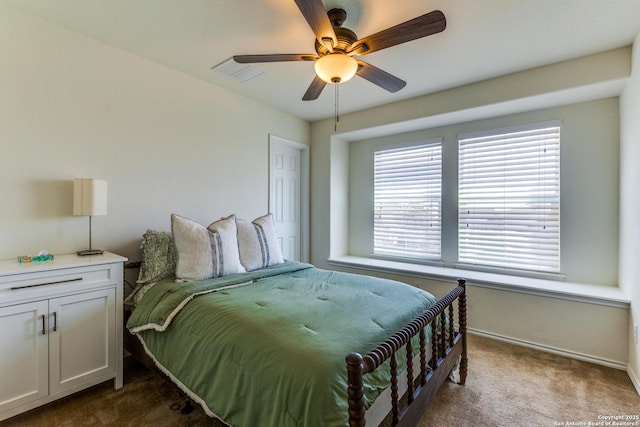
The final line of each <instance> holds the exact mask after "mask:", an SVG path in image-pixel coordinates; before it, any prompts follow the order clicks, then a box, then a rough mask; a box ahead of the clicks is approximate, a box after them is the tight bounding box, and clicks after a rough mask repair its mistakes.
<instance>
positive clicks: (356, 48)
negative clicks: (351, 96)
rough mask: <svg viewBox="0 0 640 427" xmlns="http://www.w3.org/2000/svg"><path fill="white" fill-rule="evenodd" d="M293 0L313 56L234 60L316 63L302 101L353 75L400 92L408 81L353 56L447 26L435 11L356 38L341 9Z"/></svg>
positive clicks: (318, 0) (241, 59)
mask: <svg viewBox="0 0 640 427" xmlns="http://www.w3.org/2000/svg"><path fill="white" fill-rule="evenodd" d="M294 1H295V2H296V5H297V6H298V9H300V12H301V13H302V15H303V16H304V18H305V19H306V20H307V23H308V24H309V26H310V27H311V30H312V31H313V33H314V34H315V36H316V42H315V50H316V53H315V54H267V55H236V56H234V57H233V59H234V60H235V61H236V62H239V63H243V64H244V63H256V62H282V61H312V62H315V71H316V77H315V78H314V79H313V82H311V86H309V89H307V92H306V93H305V94H304V96H303V97H302V100H303V101H311V100H314V99H317V98H318V96H320V93H321V92H322V89H324V87H325V86H326V85H327V83H333V84H338V83H344V82H346V81H347V80H349V79H350V78H351V77H353V76H354V75H356V74H357V75H358V76H360V77H362V78H364V79H366V80H368V81H370V82H371V83H373V84H375V85H378V86H380V87H381V88H383V89H386V90H387V91H389V92H397V91H399V90H400V89H402V88H403V87H405V85H406V84H407V82H405V81H404V80H401V79H399V78H397V77H395V76H393V75H391V74H389V73H387V72H386V71H383V70H381V69H379V68H376V67H374V66H373V65H371V64H369V63H367V62H364V61H362V60H360V59H356V58H355V57H358V56H364V55H368V54H370V53H373V52H376V51H378V50H381V49H386V48H388V47H391V46H395V45H398V44H401V43H405V42H408V41H411V40H415V39H419V38H422V37H426V36H429V35H431V34H435V33H439V32H441V31H443V30H444V29H445V27H446V25H447V22H446V19H445V17H444V14H443V13H442V12H441V11H439V10H435V11H433V12H429V13H427V14H425V15H422V16H418V17H417V18H414V19H411V20H409V21H406V22H403V23H401V24H398V25H395V26H393V27H390V28H387V29H386V30H382V31H380V32H377V33H375V34H372V35H370V36H367V37H364V38H362V39H358V37H357V36H356V34H355V33H354V32H353V31H351V30H350V29H348V28H344V27H343V26H342V24H343V22H344V21H345V19H346V18H347V13H346V12H345V11H344V10H343V9H331V10H330V11H329V12H326V11H325V9H324V5H323V4H322V0H294Z"/></svg>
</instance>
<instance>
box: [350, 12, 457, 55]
mask: <svg viewBox="0 0 640 427" xmlns="http://www.w3.org/2000/svg"><path fill="white" fill-rule="evenodd" d="M446 27H447V20H446V19H445V17H444V13H442V12H441V11H439V10H434V11H433V12H429V13H427V14H425V15H422V16H418V17H417V18H414V19H411V20H409V21H406V22H403V23H402V24H398V25H395V26H393V27H390V28H387V29H386V30H382V31H380V32H377V33H375V34H372V35H370V36H367V37H364V38H362V39H360V40H358V41H357V42H355V43H354V44H353V46H352V47H351V50H350V52H355V53H356V55H367V54H369V53H372V52H375V51H377V50H381V49H386V48H388V47H391V46H395V45H398V44H401V43H406V42H408V41H411V40H415V39H419V38H422V37H426V36H430V35H431V34H435V33H439V32H441V31H444V29H445V28H446Z"/></svg>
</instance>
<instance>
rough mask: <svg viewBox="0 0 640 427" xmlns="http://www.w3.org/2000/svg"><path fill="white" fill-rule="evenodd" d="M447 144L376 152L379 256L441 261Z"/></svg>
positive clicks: (376, 247)
mask: <svg viewBox="0 0 640 427" xmlns="http://www.w3.org/2000/svg"><path fill="white" fill-rule="evenodd" d="M441 204H442V140H440V139H438V140H435V141H433V140H432V141H427V142H425V143H421V144H419V145H415V144H414V145H411V146H405V147H394V148H389V149H381V150H378V151H376V152H375V154H374V248H373V253H374V255H381V256H391V257H405V258H420V259H440V218H441Z"/></svg>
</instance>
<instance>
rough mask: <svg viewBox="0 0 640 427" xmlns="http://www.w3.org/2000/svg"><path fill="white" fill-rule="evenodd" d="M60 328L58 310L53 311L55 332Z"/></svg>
mask: <svg viewBox="0 0 640 427" xmlns="http://www.w3.org/2000/svg"><path fill="white" fill-rule="evenodd" d="M57 330H58V312H57V311H54V312H53V332H56V331H57Z"/></svg>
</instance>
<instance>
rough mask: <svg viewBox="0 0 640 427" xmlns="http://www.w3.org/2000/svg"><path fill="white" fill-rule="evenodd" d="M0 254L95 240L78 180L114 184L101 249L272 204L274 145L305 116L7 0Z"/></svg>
mask: <svg viewBox="0 0 640 427" xmlns="http://www.w3.org/2000/svg"><path fill="white" fill-rule="evenodd" d="M0 52H2V55H0V76H1V77H0V197H1V200H2V201H1V203H0V206H1V207H0V258H3V259H4V258H14V257H17V256H18V255H25V254H34V253H36V252H38V251H39V250H40V249H46V250H48V251H49V252H51V253H54V254H56V253H69V252H73V251H76V250H80V249H86V247H87V246H88V219H87V218H83V217H74V216H72V195H73V189H72V188H73V185H72V180H73V179H74V178H80V177H83V178H100V179H105V180H107V181H108V183H109V203H108V215H107V216H104V217H95V218H94V219H93V246H94V247H98V248H101V249H107V250H110V251H114V252H117V253H120V254H122V255H125V256H127V257H129V258H131V259H132V260H137V259H139V243H140V240H141V235H142V234H143V233H144V232H145V230H146V229H147V228H154V229H159V230H169V229H170V221H169V218H170V214H171V213H174V212H175V213H179V214H182V215H184V216H187V217H189V218H192V219H193V220H196V221H199V222H201V223H203V224H205V225H208V224H209V223H210V222H211V221H213V220H214V219H218V218H219V217H221V216H223V215H227V214H230V213H234V212H235V213H237V214H238V215H240V216H242V217H245V218H250V219H252V218H253V217H255V216H258V215H261V214H264V213H265V212H266V211H267V209H268V141H269V134H270V133H271V134H275V135H278V136H281V137H284V138H287V139H290V140H294V141H299V142H302V143H308V142H309V124H308V123H307V122H306V121H303V120H301V119H298V118H296V117H293V116H291V115H288V114H285V113H282V112H280V111H278V110H276V109H273V108H270V107H266V106H264V105H261V104H258V103H256V102H254V101H251V100H248V99H246V98H243V97H240V96H237V95H234V94H232V93H230V92H227V91H224V90H222V89H219V88H216V87H214V86H212V85H210V84H207V83H205V82H203V81H200V80H197V79H194V78H192V77H189V76H186V75H184V74H181V73H179V72H176V71H174V70H171V69H168V68H166V67H163V66H160V65H157V64H155V63H152V62H149V61H147V60H144V59H141V58H139V57H137V56H134V55H131V54H129V53H127V52H124V51H122V50H119V49H115V48H113V47H110V46H106V45H104V44H101V43H98V42H96V41H95V40H93V39H89V38H86V37H83V36H80V35H77V34H74V33H71V32H68V31H66V30H64V29H61V28H59V27H56V26H53V25H51V24H49V23H47V22H44V21H42V20H40V19H38V18H34V17H32V16H29V15H26V14H23V13H22V12H17V11H15V10H13V9H11V8H9V7H7V6H5V5H3V4H0Z"/></svg>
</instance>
